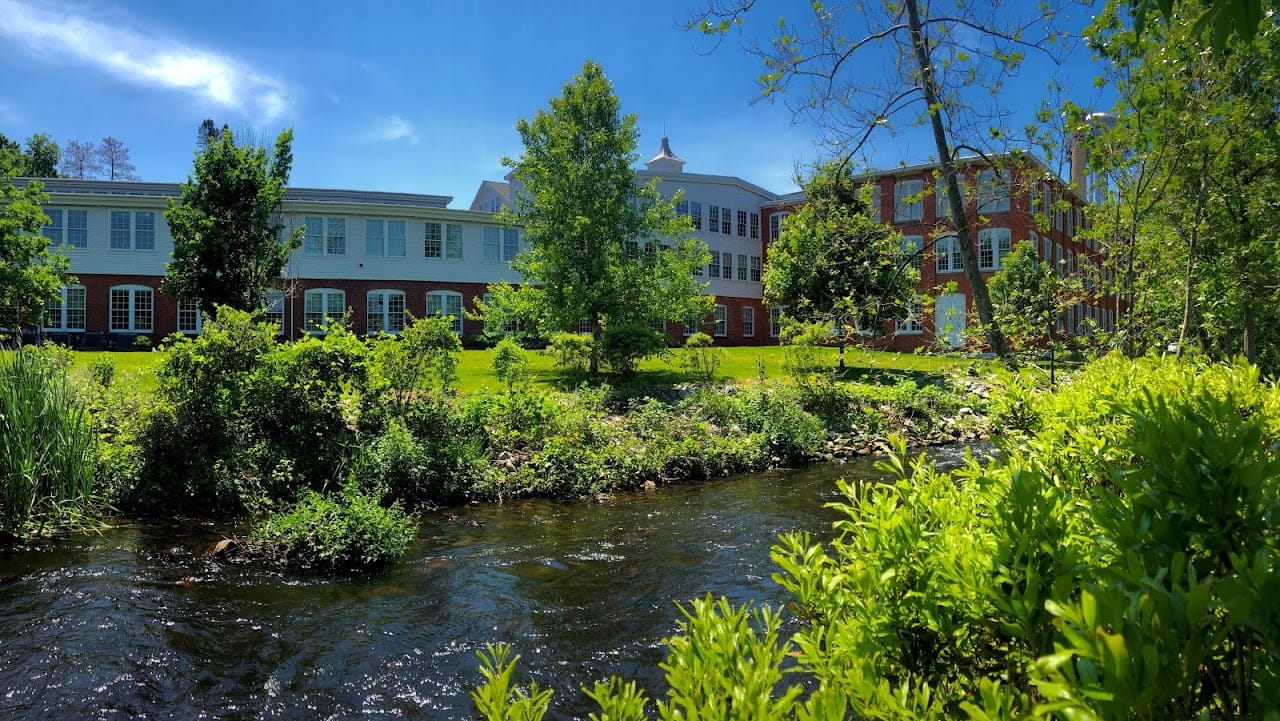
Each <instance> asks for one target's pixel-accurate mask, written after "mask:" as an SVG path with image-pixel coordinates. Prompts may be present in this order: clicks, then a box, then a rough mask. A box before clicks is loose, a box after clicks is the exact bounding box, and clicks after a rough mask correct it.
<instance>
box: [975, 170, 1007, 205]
mask: <svg viewBox="0 0 1280 721" xmlns="http://www.w3.org/2000/svg"><path fill="white" fill-rule="evenodd" d="M978 212H979V213H1007V212H1009V171H1007V170H999V171H996V170H991V169H987V170H984V171H982V172H981V173H978Z"/></svg>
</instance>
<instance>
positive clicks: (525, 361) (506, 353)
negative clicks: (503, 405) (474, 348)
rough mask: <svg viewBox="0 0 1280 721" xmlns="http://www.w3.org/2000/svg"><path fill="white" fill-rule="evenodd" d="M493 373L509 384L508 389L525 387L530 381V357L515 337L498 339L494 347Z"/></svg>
mask: <svg viewBox="0 0 1280 721" xmlns="http://www.w3.org/2000/svg"><path fill="white" fill-rule="evenodd" d="M493 373H494V375H496V376H498V380H500V381H502V382H503V383H505V384H507V390H508V391H511V390H514V389H515V388H516V387H523V386H525V385H526V384H528V382H529V357H528V356H527V355H525V351H524V348H522V347H521V346H520V342H519V341H517V340H516V339H515V338H511V337H506V338H503V339H502V340H500V341H498V344H497V345H496V346H495V347H494V349H493Z"/></svg>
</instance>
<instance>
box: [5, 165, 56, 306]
mask: <svg viewBox="0 0 1280 721" xmlns="http://www.w3.org/2000/svg"><path fill="white" fill-rule="evenodd" d="M24 166H25V161H24V159H23V157H22V154H21V152H19V151H18V150H17V149H16V148H14V147H10V148H0V327H7V328H17V327H19V326H21V325H28V324H29V325H38V324H39V323H40V317H41V315H42V314H43V313H44V308H45V304H46V303H47V302H48V301H49V300H51V299H53V298H56V297H57V295H58V292H59V288H60V287H61V286H62V285H63V284H64V283H66V282H67V269H68V267H69V265H70V262H69V261H68V259H67V256H65V255H63V254H62V253H61V252H58V251H56V250H52V249H50V248H49V241H48V240H47V239H46V238H45V237H44V236H43V235H41V233H40V229H41V228H43V227H44V226H45V225H47V224H48V223H49V216H47V215H45V214H44V213H43V212H42V211H41V210H40V206H41V205H43V204H44V203H45V202H47V201H48V196H47V195H46V194H45V193H44V191H43V189H42V188H41V185H40V183H39V182H35V181H32V182H28V183H26V184H25V185H23V186H21V187H18V186H16V185H15V184H14V182H13V179H14V177H15V176H16V175H17V174H18V172H19V170H20V169H21V168H23V167H24Z"/></svg>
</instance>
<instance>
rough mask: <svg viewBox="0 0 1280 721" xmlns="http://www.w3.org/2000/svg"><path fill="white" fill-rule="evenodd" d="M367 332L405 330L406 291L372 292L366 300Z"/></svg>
mask: <svg viewBox="0 0 1280 721" xmlns="http://www.w3.org/2000/svg"><path fill="white" fill-rule="evenodd" d="M365 300H366V303H365V332H366V333H368V334H370V335H372V334H374V333H378V332H379V331H386V332H387V333H399V332H400V331H402V330H404V291H402V290H371V291H369V294H368V295H367V296H366V298H365Z"/></svg>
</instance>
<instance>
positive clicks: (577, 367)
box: [546, 333, 591, 378]
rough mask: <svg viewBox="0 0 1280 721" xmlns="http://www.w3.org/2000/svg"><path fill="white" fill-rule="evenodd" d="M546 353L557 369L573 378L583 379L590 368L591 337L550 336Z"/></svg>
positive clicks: (570, 334) (563, 334)
mask: <svg viewBox="0 0 1280 721" xmlns="http://www.w3.org/2000/svg"><path fill="white" fill-rule="evenodd" d="M546 352H547V354H548V355H550V356H551V358H552V362H554V363H555V366H556V367H557V368H559V369H560V370H562V371H565V372H566V373H568V374H569V375H570V376H571V377H573V378H583V377H585V376H586V375H587V369H588V368H590V367H591V336H589V335H582V334H579V333H556V334H555V335H553V336H551V343H550V344H549V345H548V346H547V350H546Z"/></svg>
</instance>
